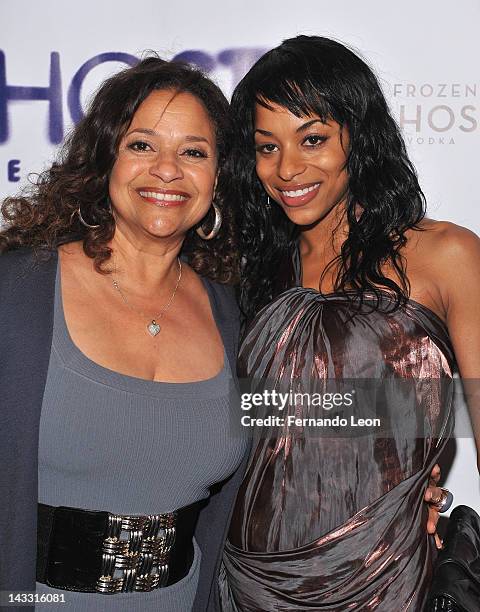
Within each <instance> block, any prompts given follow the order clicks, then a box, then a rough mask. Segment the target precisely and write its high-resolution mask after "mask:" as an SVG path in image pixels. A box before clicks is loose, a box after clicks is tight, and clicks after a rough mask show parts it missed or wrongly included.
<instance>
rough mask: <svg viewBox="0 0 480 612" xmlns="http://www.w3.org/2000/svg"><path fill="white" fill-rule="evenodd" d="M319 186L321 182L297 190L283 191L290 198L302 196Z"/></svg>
mask: <svg viewBox="0 0 480 612" xmlns="http://www.w3.org/2000/svg"><path fill="white" fill-rule="evenodd" d="M319 186H320V183H315V185H312V186H311V187H306V188H305V189H297V190H296V191H282V193H284V194H285V195H286V196H288V197H289V198H299V197H300V196H303V195H305V194H306V193H309V192H310V191H314V190H315V189H317V187H319Z"/></svg>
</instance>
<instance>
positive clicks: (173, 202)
mask: <svg viewBox="0 0 480 612" xmlns="http://www.w3.org/2000/svg"><path fill="white" fill-rule="evenodd" d="M137 193H138V195H139V196H140V197H141V198H142V199H143V200H146V201H147V202H150V203H152V204H156V205H157V206H181V205H182V204H184V203H185V202H186V201H187V200H188V199H189V198H190V194H189V193H187V192H185V191H179V190H178V189H155V188H152V187H141V188H140V189H137Z"/></svg>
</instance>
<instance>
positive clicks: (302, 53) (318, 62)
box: [231, 36, 425, 318]
mask: <svg viewBox="0 0 480 612" xmlns="http://www.w3.org/2000/svg"><path fill="white" fill-rule="evenodd" d="M257 103H258V104H261V105H263V106H264V107H266V108H269V105H270V104H271V103H273V104H277V105H280V106H282V107H284V108H286V109H287V110H289V111H290V112H291V113H293V114H294V115H296V116H297V117H304V116H311V115H318V116H319V117H320V118H321V119H322V120H323V121H326V120H328V119H333V120H334V121H336V122H337V123H338V124H340V126H342V127H343V126H345V127H346V128H347V129H348V133H349V137H350V148H349V152H348V157H347V165H346V169H347V173H348V177H349V182H348V194H347V205H346V218H347V221H348V226H349V233H348V237H347V239H346V240H345V242H344V243H343V245H342V247H341V252H340V254H339V256H338V257H337V258H336V259H335V260H334V261H332V262H330V264H329V266H328V267H327V270H328V269H330V268H331V266H333V265H338V274H337V276H336V281H335V287H334V289H335V291H340V292H346V295H348V296H351V297H352V299H354V300H355V301H357V300H359V302H360V306H361V304H362V302H363V296H364V294H365V292H369V293H370V292H371V293H373V294H374V297H376V300H375V301H374V307H375V308H380V307H383V305H382V301H381V293H382V288H383V291H385V290H386V291H388V292H390V293H391V294H392V296H393V297H394V298H395V299H394V300H393V301H392V302H391V307H387V309H388V308H391V309H395V308H398V306H399V305H400V304H402V303H404V302H405V301H406V299H407V297H408V294H409V291H410V286H409V283H408V278H407V277H406V273H405V266H404V262H403V258H402V256H401V253H400V252H399V251H400V249H401V247H402V246H404V245H405V243H406V237H405V232H406V230H407V229H409V228H417V229H418V223H419V222H420V221H421V220H422V218H423V217H424V215H425V197H424V195H423V193H422V190H421V189H420V186H419V184H418V180H417V175H416V172H415V169H414V167H413V165H412V164H411V162H410V161H409V159H408V157H407V153H406V148H405V144H404V141H403V138H402V136H401V134H400V130H399V128H398V126H397V124H396V123H395V121H394V119H393V118H392V116H391V114H390V111H389V109H388V106H387V103H386V100H385V97H384V95H383V93H382V91H381V89H380V86H379V84H378V81H377V79H376V77H375V75H374V74H373V72H372V70H371V69H370V68H369V67H368V66H367V64H366V63H365V62H364V61H363V60H362V59H360V58H359V57H358V56H357V55H356V54H355V53H353V52H352V51H351V50H349V49H348V48H346V47H345V46H344V45H342V44H340V43H338V42H336V41H334V40H330V39H328V38H323V37H318V36H297V37H296V38H291V39H289V40H285V41H284V42H283V43H282V44H281V45H280V46H279V47H277V48H275V49H273V50H271V51H269V52H268V53H266V54H265V55H264V56H263V57H261V58H260V60H258V61H257V63H256V64H255V65H254V66H253V67H252V68H251V69H250V71H249V72H248V73H247V75H246V76H245V77H244V78H243V79H242V81H241V82H240V83H239V84H238V86H237V87H236V89H235V91H234V93H233V97H232V102H231V110H232V117H233V118H234V122H235V124H236V125H235V127H236V143H235V154H234V157H233V160H232V163H233V167H232V171H233V173H234V174H233V176H235V180H236V192H235V193H233V192H232V195H231V197H232V198H233V199H234V200H235V202H236V209H237V211H238V213H237V214H238V223H239V230H240V238H239V245H240V253H241V262H242V267H243V270H244V272H243V274H242V278H243V280H242V283H241V287H240V303H241V307H242V310H243V312H244V313H245V315H246V317H247V318H251V317H252V316H253V315H254V314H255V313H256V312H257V311H258V310H259V309H260V308H261V307H262V306H264V305H265V304H267V303H268V302H269V301H271V300H272V299H273V298H274V297H275V296H276V295H278V293H280V292H281V291H284V290H285V289H287V288H288V287H290V286H292V284H293V283H294V270H293V264H292V260H293V259H294V258H295V254H296V249H297V248H298V237H299V234H300V228H299V227H298V226H295V225H294V224H293V223H292V222H291V221H290V220H289V219H288V218H287V216H286V215H285V214H284V213H283V211H282V210H281V209H280V207H279V206H275V205H274V206H271V205H269V202H268V200H267V194H266V192H265V190H264V189H263V187H262V184H261V182H260V180H259V179H258V177H257V175H256V172H255V146H254V129H255V104H257ZM358 204H360V205H361V207H362V210H363V212H362V214H361V216H360V217H359V218H358V219H357V216H356V214H355V211H356V208H358V206H357V205H358ZM387 262H388V263H390V264H391V265H393V268H394V270H395V271H396V274H397V277H398V279H399V283H396V282H394V281H393V280H391V279H389V278H387V277H385V275H384V274H383V273H382V266H383V265H384V264H385V263H387ZM327 270H325V271H324V274H325V272H326V271H327ZM383 302H385V301H383Z"/></svg>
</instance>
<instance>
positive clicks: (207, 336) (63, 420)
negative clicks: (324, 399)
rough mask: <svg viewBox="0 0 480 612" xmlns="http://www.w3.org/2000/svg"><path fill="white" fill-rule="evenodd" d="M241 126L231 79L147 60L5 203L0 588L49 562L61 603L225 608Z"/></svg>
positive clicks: (46, 588)
mask: <svg viewBox="0 0 480 612" xmlns="http://www.w3.org/2000/svg"><path fill="white" fill-rule="evenodd" d="M230 138H231V126H230V118H229V111H228V103H227V101H226V99H225V97H224V96H223V94H222V93H221V91H220V90H219V89H218V87H217V86H216V85H214V84H213V83H212V82H211V81H209V80H208V79H207V78H206V77H205V76H204V75H203V74H202V73H201V72H199V71H198V70H196V69H193V68H191V67H189V66H187V65H184V64H181V63H176V62H164V61H162V60H160V59H158V58H155V57H150V58H147V59H145V60H143V61H141V62H140V63H139V64H138V65H137V66H135V67H133V68H129V69H127V70H125V71H123V72H121V73H119V74H117V75H115V76H113V77H112V78H110V79H109V80H107V81H106V82H105V83H104V84H103V85H102V86H101V87H100V89H99V91H98V93H97V94H96V96H95V97H94V99H93V101H92V103H91V106H90V108H89V110H88V112H87V113H86V115H85V118H84V119H83V120H82V122H81V123H80V124H79V125H78V126H77V127H76V128H75V130H74V131H73V133H72V135H71V137H70V139H69V140H68V142H67V143H66V145H65V148H64V151H63V155H62V156H61V158H60V160H59V161H58V162H56V163H54V164H53V166H52V167H51V168H50V169H49V170H47V171H46V172H45V173H44V174H43V175H41V177H40V179H39V181H38V183H37V185H36V186H35V187H34V188H33V189H32V192H31V193H30V195H29V197H11V198H8V199H7V200H6V201H5V203H4V205H3V208H2V214H3V217H4V220H5V221H6V227H5V229H4V230H3V231H2V232H1V234H0V250H1V252H2V255H1V257H0V296H1V302H0V307H1V323H0V336H1V339H2V355H1V367H0V388H1V392H2V401H1V409H0V415H1V421H2V427H1V436H2V442H1V444H0V449H1V450H0V454H1V465H2V475H1V486H2V492H3V495H2V500H3V502H2V512H1V519H0V541H1V547H0V585H1V586H0V589H1V590H2V591H10V592H13V591H34V590H35V574H36V582H37V585H36V591H37V592H36V595H35V598H36V599H32V598H31V599H28V600H27V601H30V602H33V603H34V602H36V601H39V602H40V601H46V602H47V603H50V604H51V603H52V602H58V603H59V605H60V604H62V605H61V608H62V609H71V610H73V609H75V610H88V611H89V612H93V611H94V610H101V611H102V612H104V611H106V610H115V611H116V612H118V611H121V610H125V611H128V612H132V611H134V610H139V611H140V610H141V611H142V612H146V611H147V610H156V611H157V612H158V611H160V610H164V611H165V612H174V611H175V610H177V611H178V612H185V611H186V610H198V611H204V610H207V609H211V608H212V606H214V602H215V599H216V597H217V595H216V593H215V591H214V589H212V584H213V577H214V575H215V572H216V570H217V568H218V564H219V559H220V553H221V547H222V544H223V541H224V537H225V532H226V526H227V519H228V515H229V512H230V509H231V506H232V504H233V499H234V495H235V492H236V490H237V488H238V484H239V478H240V477H241V472H242V470H241V469H240V465H241V462H242V458H243V456H244V454H245V451H246V445H247V441H246V437H240V436H236V437H235V438H232V436H231V435H230V426H229V416H230V410H231V402H230V393H231V388H232V380H233V378H234V371H235V366H234V364H235V357H236V343H237V332H238V309H237V307H236V304H235V300H234V297H233V294H232V291H231V288H230V287H228V285H229V284H232V283H234V282H235V281H236V279H237V278H238V269H237V268H238V257H237V255H236V250H235V245H234V244H233V242H232V236H233V235H234V232H233V231H232V215H231V213H230V212H229V209H228V208H227V207H226V206H225V204H224V202H223V199H222V195H221V194H222V193H223V182H224V180H225V177H224V173H223V171H222V166H223V164H224V161H225V157H226V152H227V150H228V146H229V142H230ZM37 477H38V478H37ZM37 489H38V495H37ZM37 502H38V505H37ZM64 602H65V603H64Z"/></svg>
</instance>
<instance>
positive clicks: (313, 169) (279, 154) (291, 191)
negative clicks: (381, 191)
mask: <svg viewBox="0 0 480 612" xmlns="http://www.w3.org/2000/svg"><path fill="white" fill-rule="evenodd" d="M270 106H271V110H270V109H268V108H265V107H263V106H261V105H260V104H257V105H256V110H255V148H256V168H257V175H258V178H259V179H260V181H261V182H262V184H263V187H264V188H265V191H266V192H267V193H268V195H269V196H270V198H272V199H273V200H274V201H275V202H277V203H278V204H279V205H280V206H281V207H282V209H283V210H284V212H285V214H286V215H287V216H288V218H289V219H290V220H291V221H292V222H293V223H295V224H297V225H312V224H315V223H318V222H319V221H321V220H322V219H324V218H325V217H326V216H327V215H328V213H329V212H330V211H332V210H333V209H334V208H335V207H336V206H337V205H338V204H340V203H342V202H343V201H344V200H345V197H346V194H347V188H348V175H347V172H346V169H345V165H346V161H347V154H348V144H349V141H348V133H347V130H346V128H343V129H342V128H341V127H340V125H339V124H338V123H336V122H335V121H331V120H329V121H328V122H327V123H323V122H322V120H321V119H320V117H318V116H316V115H312V116H308V117H296V116H295V115H294V114H293V113H291V112H290V111H288V110H287V109H285V108H283V107H281V106H278V105H276V104H270Z"/></svg>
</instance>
